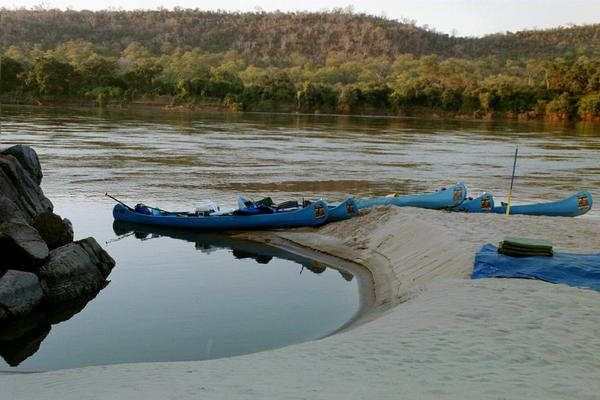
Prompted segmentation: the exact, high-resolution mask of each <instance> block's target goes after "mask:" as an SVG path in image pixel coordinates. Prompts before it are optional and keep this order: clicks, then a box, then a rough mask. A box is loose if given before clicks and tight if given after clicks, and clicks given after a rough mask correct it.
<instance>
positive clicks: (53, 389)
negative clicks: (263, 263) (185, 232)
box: [0, 207, 600, 399]
mask: <svg viewBox="0 0 600 400" xmlns="http://www.w3.org/2000/svg"><path fill="white" fill-rule="evenodd" d="M507 234H511V235H515V236H528V237H537V238H543V239H548V240H552V242H553V244H554V249H555V250H556V251H561V252H574V253H598V252H600V242H599V238H600V224H599V223H598V221H597V220H595V219H591V218H590V219H586V218H551V217H529V216H511V217H508V218H507V217H505V216H504V215H498V214H489V215H486V214H462V213H446V212H442V211H431V210H421V209H412V208H393V207H376V208H373V209H371V210H365V211H363V212H362V213H361V215H360V216H359V217H357V218H354V219H352V220H348V221H342V222H338V223H335V224H330V225H327V226H324V227H321V228H318V229H312V228H306V229H299V230H291V231H277V232H257V233H252V234H243V235H241V236H243V237H249V238H252V239H254V240H261V241H265V242H269V243H271V244H273V245H276V246H278V247H282V248H288V249H291V250H293V251H308V252H315V253H317V254H319V255H320V256H322V257H324V258H327V257H337V258H341V259H343V260H344V261H345V262H348V263H352V264H355V265H359V266H362V267H364V268H365V270H366V271H368V273H369V275H370V277H371V280H370V281H371V282H372V283H371V284H372V285H373V296H372V298H370V300H369V301H368V302H367V303H366V305H364V310H363V312H362V313H361V315H360V317H359V318H357V319H356V320H354V321H352V323H351V324H350V325H349V326H346V327H345V328H344V329H343V330H342V331H341V332H339V333H337V334H334V335H331V336H329V337H326V338H324V339H321V340H317V341H311V342H306V343H301V344H297V345H293V346H289V347H285V348H282V349H277V350H272V351H267V352H262V353H255V354H250V355H245V356H240V357H233V358H226V359H218V360H208V361H196V362H176V363H150V364H120V365H109V366H101V367H87V368H80V369H73V370H61V371H51V372H46V373H40V374H3V375H0V387H1V388H2V399H40V398H41V399H56V398H61V399H97V398H106V399H138V398H139V399H171V398H173V399H175V398H176V399H182V398H183V399H187V398H190V399H192V398H193V399H196V398H202V399H207V398H208V399H213V398H214V399H224V398H225V399H265V398H276V399H281V398H285V399H304V398H306V399H309V398H310V399H348V398H352V399H363V398H372V399H398V398H456V399H465V398H474V399H475V398H476V399H481V398H490V399H496V398H540V399H547V398H578V399H594V398H598V393H600V380H599V379H598V370H599V368H600V357H598V354H600V328H599V327H600V313H599V312H598V308H599V307H600V293H598V292H596V291H592V290H587V289H581V288H574V287H569V286H567V285H554V284H549V283H545V282H541V281H535V280H517V279H480V280H470V279H469V277H470V274H471V270H472V267H473V257H474V255H475V252H476V251H477V250H478V249H479V248H481V246H483V244H485V243H488V242H490V243H494V244H497V243H498V242H499V241H500V240H502V238H503V237H504V236H505V235H507ZM302 249H304V250H302Z"/></svg>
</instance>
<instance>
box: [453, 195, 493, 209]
mask: <svg viewBox="0 0 600 400" xmlns="http://www.w3.org/2000/svg"><path fill="white" fill-rule="evenodd" d="M493 208H494V198H493V197H492V195H491V194H489V193H484V194H482V195H481V196H479V197H477V198H475V199H473V200H465V201H463V202H462V204H461V205H459V206H458V207H454V208H453V209H452V211H464V212H490V211H492V209H493Z"/></svg>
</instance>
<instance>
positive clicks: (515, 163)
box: [506, 144, 519, 217]
mask: <svg viewBox="0 0 600 400" xmlns="http://www.w3.org/2000/svg"><path fill="white" fill-rule="evenodd" d="M518 153H519V145H518V144H517V145H516V146H515V161H514V162H513V170H512V176H511V178H510V190H509V191H508V205H507V206H506V216H507V217H508V215H509V214H510V198H511V197H512V188H513V182H514V180H515V168H516V167H517V154H518Z"/></svg>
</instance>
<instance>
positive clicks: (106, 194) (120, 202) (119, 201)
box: [104, 193, 134, 211]
mask: <svg viewBox="0 0 600 400" xmlns="http://www.w3.org/2000/svg"><path fill="white" fill-rule="evenodd" d="M104 195H105V196H106V197H110V198H111V199H113V200H114V201H116V202H117V203H119V204H122V205H124V206H125V207H127V208H128V209H129V210H131V211H134V209H133V208H131V207H129V206H128V205H127V204H125V203H123V202H122V201H121V200H119V199H117V198H115V197H113V196H111V195H110V194H108V193H104Z"/></svg>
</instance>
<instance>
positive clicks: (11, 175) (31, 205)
mask: <svg viewBox="0 0 600 400" xmlns="http://www.w3.org/2000/svg"><path fill="white" fill-rule="evenodd" d="M0 190H1V191H2V195H3V196H5V197H7V198H8V199H9V200H10V201H12V202H13V203H14V204H15V205H16V206H17V207H18V208H19V209H21V211H23V215H24V216H25V217H26V218H28V221H27V222H32V221H33V219H34V218H35V217H36V216H37V215H38V214H41V213H43V212H46V211H52V210H53V209H54V206H53V205H52V203H51V202H50V200H48V199H47V198H46V196H44V193H43V192H42V189H41V188H40V187H39V186H38V185H37V184H36V183H35V182H34V181H33V179H32V178H31V177H30V175H29V173H27V172H26V171H25V170H24V169H23V167H22V166H21V164H20V163H19V161H18V160H17V159H16V158H15V157H14V156H12V155H10V154H0Z"/></svg>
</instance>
